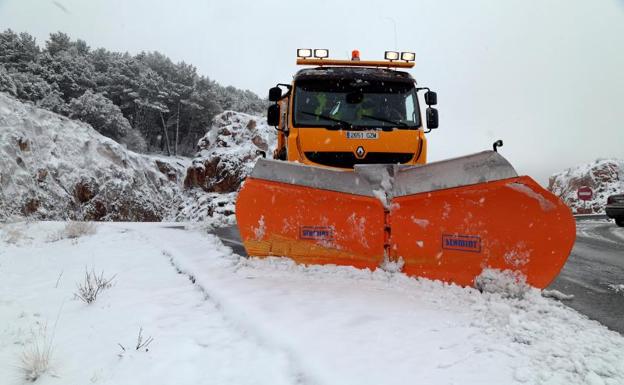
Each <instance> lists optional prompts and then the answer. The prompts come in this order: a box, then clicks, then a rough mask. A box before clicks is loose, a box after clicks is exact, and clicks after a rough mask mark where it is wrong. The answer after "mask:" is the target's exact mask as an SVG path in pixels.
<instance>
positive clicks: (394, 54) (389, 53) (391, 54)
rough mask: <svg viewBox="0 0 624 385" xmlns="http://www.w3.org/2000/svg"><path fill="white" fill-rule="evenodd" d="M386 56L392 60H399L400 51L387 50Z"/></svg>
mask: <svg viewBox="0 0 624 385" xmlns="http://www.w3.org/2000/svg"><path fill="white" fill-rule="evenodd" d="M384 58H385V59H386V60H390V61H393V60H399V53H398V52H396V51H386V53H385V54H384Z"/></svg>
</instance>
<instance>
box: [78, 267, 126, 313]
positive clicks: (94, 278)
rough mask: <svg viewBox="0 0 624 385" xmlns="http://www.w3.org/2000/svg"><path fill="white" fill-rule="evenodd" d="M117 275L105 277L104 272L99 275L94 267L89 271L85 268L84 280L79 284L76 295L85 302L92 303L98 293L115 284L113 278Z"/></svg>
mask: <svg viewBox="0 0 624 385" xmlns="http://www.w3.org/2000/svg"><path fill="white" fill-rule="evenodd" d="M115 277H116V275H113V276H112V277H110V278H104V272H101V273H100V275H97V273H96V272H95V270H94V269H91V271H89V270H88V269H86V268H85V276H84V281H83V282H79V283H78V284H77V286H78V291H77V292H76V293H74V296H75V297H76V298H78V299H80V300H82V301H83V302H85V303H87V304H90V303H92V302H94V301H95V300H96V299H97V296H98V294H100V292H101V291H102V290H105V289H108V288H110V287H111V286H113V280H114V279H115Z"/></svg>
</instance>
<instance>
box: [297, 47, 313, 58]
mask: <svg viewBox="0 0 624 385" xmlns="http://www.w3.org/2000/svg"><path fill="white" fill-rule="evenodd" d="M297 57H300V58H302V59H307V58H310V57H312V50H311V49H310V48H299V49H297Z"/></svg>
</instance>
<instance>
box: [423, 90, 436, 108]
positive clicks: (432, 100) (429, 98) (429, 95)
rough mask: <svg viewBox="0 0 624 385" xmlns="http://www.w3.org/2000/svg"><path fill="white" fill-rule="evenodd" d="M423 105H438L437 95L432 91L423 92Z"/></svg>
mask: <svg viewBox="0 0 624 385" xmlns="http://www.w3.org/2000/svg"><path fill="white" fill-rule="evenodd" d="M425 103H427V105H428V106H435V105H436V104H438V94H436V93H435V92H433V91H427V92H425Z"/></svg>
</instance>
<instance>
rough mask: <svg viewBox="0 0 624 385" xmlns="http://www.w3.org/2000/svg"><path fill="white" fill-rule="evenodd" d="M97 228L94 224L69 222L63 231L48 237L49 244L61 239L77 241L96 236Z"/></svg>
mask: <svg viewBox="0 0 624 385" xmlns="http://www.w3.org/2000/svg"><path fill="white" fill-rule="evenodd" d="M95 230H96V226H95V223H93V222H76V221H69V222H67V224H66V225H65V227H64V228H63V229H62V230H59V231H57V232H56V233H54V234H52V235H50V236H49V237H48V242H56V241H60V240H61V239H71V240H77V239H78V238H80V237H82V236H85V235H92V234H95Z"/></svg>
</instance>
